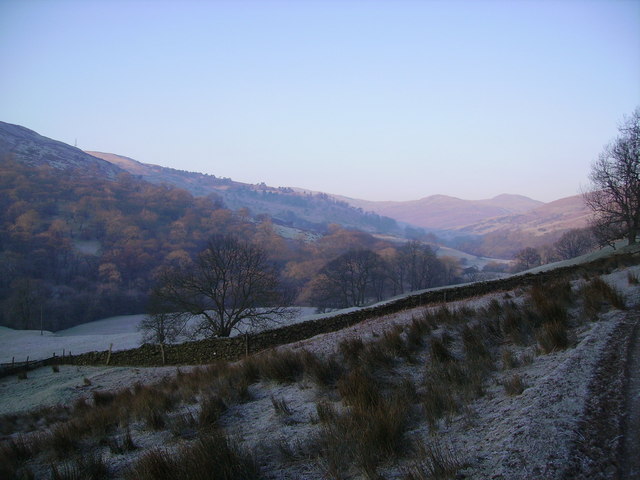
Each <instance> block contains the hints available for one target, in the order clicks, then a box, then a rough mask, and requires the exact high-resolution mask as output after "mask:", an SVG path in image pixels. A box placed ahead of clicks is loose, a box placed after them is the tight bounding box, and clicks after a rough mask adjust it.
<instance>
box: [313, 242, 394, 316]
mask: <svg viewBox="0 0 640 480" xmlns="http://www.w3.org/2000/svg"><path fill="white" fill-rule="evenodd" d="M384 277H385V268H384V261H383V260H382V258H381V257H380V256H379V255H378V254H377V253H375V252H372V251H371V250H351V251H349V252H347V253H344V254H342V255H340V256H339V257H338V258H336V259H334V260H332V261H330V262H329V263H327V264H326V265H325V266H324V268H323V269H322V270H321V271H320V273H319V275H318V276H317V277H316V279H315V282H314V287H315V289H316V291H315V294H314V295H313V301H314V302H315V303H316V305H317V306H318V307H319V308H321V309H325V308H344V307H353V306H355V307H360V306H362V305H365V303H366V302H367V301H368V300H370V299H371V298H375V299H378V298H379V296H380V291H381V288H382V287H381V286H380V282H383V281H384Z"/></svg>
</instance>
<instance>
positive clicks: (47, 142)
mask: <svg viewBox="0 0 640 480" xmlns="http://www.w3.org/2000/svg"><path fill="white" fill-rule="evenodd" d="M0 159H6V160H14V161H17V162H20V163H22V164H25V165H29V166H32V167H37V166H44V165H46V166H49V167H52V168H55V169H57V170H63V171H65V172H69V173H74V174H76V175H85V176H100V177H103V178H105V179H111V180H113V179H115V178H116V177H117V175H118V174H119V173H122V172H123V170H122V169H121V168H119V167H118V166H116V165H113V164H112V163H109V162H107V161H105V160H102V159H99V158H96V157H93V156H91V155H89V154H87V153H85V152H83V151H82V150H80V149H79V148H76V147H72V146H71V145H67V144H66V143H63V142H59V141H57V140H52V139H51V138H48V137H44V136H42V135H40V134H38V133H36V132H34V131H33V130H29V129H28V128H25V127H22V126H20V125H13V124H10V123H6V122H0Z"/></svg>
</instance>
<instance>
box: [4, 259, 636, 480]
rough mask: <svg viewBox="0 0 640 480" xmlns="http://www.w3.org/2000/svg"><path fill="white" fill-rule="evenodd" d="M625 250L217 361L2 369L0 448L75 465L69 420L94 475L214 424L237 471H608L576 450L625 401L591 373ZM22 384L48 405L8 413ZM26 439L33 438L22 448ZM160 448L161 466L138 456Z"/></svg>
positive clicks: (632, 302) (621, 289)
mask: <svg viewBox="0 0 640 480" xmlns="http://www.w3.org/2000/svg"><path fill="white" fill-rule="evenodd" d="M632 251H633V250H629V249H624V252H621V253H622V255H613V256H611V257H610V258H607V257H606V256H605V257H604V258H603V259H602V260H599V261H596V262H595V263H591V264H588V263H585V264H583V265H584V266H582V267H580V268H578V269H576V270H573V271H574V273H573V274H572V273H570V272H567V274H565V276H558V277H557V279H556V280H555V281H553V282H552V284H547V285H539V286H535V285H534V287H532V288H519V289H515V290H512V291H503V292H498V293H494V294H489V295H483V296H479V297H477V298H473V299H469V300H462V301H456V302H449V303H446V304H440V305H434V306H430V307H417V308H413V309H411V308H410V309H406V310H402V311H400V312H397V313H393V314H390V315H383V316H372V317H371V318H369V319H367V320H365V321H363V322H361V323H358V324H356V325H354V326H353V327H349V328H346V329H342V330H339V331H336V332H332V333H327V334H323V335H319V336H316V337H314V338H311V339H308V340H303V341H300V342H296V343H293V344H290V345H285V346H282V347H279V348H278V349H276V350H272V351H267V352H264V353H262V354H259V355H257V356H251V357H248V358H246V359H245V360H243V361H241V362H239V363H234V364H229V365H228V366H225V365H223V364H216V363H214V364H211V365H209V366H203V367H196V366H181V367H178V368H177V369H176V367H164V368H152V369H147V368H139V367H137V368H126V367H110V368H105V367H99V368H96V367H82V366H81V367H77V366H66V365H60V367H59V369H58V372H55V371H52V370H51V367H46V368H43V369H41V370H39V371H35V372H28V373H27V374H26V378H23V379H20V378H17V377H15V376H13V377H7V378H5V379H3V380H0V395H2V396H3V401H2V404H3V405H4V406H5V407H4V416H2V417H0V419H1V420H0V425H1V426H2V429H0V431H1V432H2V434H3V435H5V442H6V438H11V439H12V440H10V441H9V443H4V445H5V448H21V450H20V451H21V452H24V453H22V454H21V455H26V456H22V457H19V458H23V460H20V462H23V463H16V460H11V461H9V460H8V457H4V458H5V460H4V461H3V462H0V464H2V465H3V466H4V468H17V469H18V470H16V471H24V470H20V469H29V470H31V471H34V472H39V473H37V475H45V474H46V472H47V471H66V472H80V471H83V470H82V469H86V468H90V466H89V465H87V464H83V463H82V461H81V460H71V461H64V460H62V458H64V457H60V455H64V454H63V452H65V450H64V449H65V448H71V447H65V446H64V444H63V443H60V442H62V439H63V438H65V437H64V435H73V438H72V439H69V440H68V441H71V442H72V444H73V445H74V447H73V449H80V450H81V451H83V452H84V458H93V459H94V460H91V462H93V463H92V464H91V468H93V469H97V468H101V469H103V471H104V472H105V475H107V476H108V477H107V478H170V477H171V475H172V473H171V472H175V471H176V470H174V469H175V468H180V470H179V471H181V472H182V474H184V475H197V473H196V472H197V471H198V469H199V468H200V467H201V466H203V465H206V462H205V461H204V459H202V458H201V457H199V456H198V455H200V454H199V453H198V452H199V449H200V448H201V447H203V446H204V445H213V443H215V442H218V443H216V444H219V442H220V441H222V440H221V439H226V440H224V442H223V443H222V444H220V445H227V446H226V447H224V448H226V449H229V450H228V452H229V453H228V456H227V457H225V458H226V460H224V462H225V468H228V469H229V471H232V472H235V474H234V475H239V477H238V478H301V477H304V478H310V479H314V478H317V479H320V478H327V477H329V478H343V477H344V476H349V477H351V478H371V477H372V476H382V477H384V478H399V479H414V478H418V479H422V478H429V476H432V475H434V474H438V475H440V476H441V477H442V478H461V477H464V478H470V479H483V478H491V477H493V478H513V479H528V478H532V477H538V478H549V479H552V478H566V477H565V476H566V475H570V478H587V477H588V478H611V477H610V476H609V475H613V474H614V473H613V472H614V470H611V468H610V467H611V465H615V462H613V463H612V462H611V458H612V457H611V455H614V453H610V454H607V455H606V456H604V457H590V459H589V460H585V459H583V460H580V458H584V455H589V451H588V450H584V449H581V445H582V444H581V442H580V438H581V437H580V435H582V433H581V432H582V431H583V430H581V429H582V428H583V425H585V422H586V421H587V419H588V418H589V417H588V415H591V414H590V413H589V412H590V411H591V410H590V407H589V405H590V399H591V398H596V396H600V397H598V398H601V399H605V398H606V399H607V400H606V401H608V402H609V403H608V404H609V405H610V410H608V412H609V415H611V416H612V419H613V418H614V417H615V418H617V415H619V414H621V413H620V412H622V411H623V409H624V406H623V405H622V403H621V402H622V401H623V400H621V399H620V398H619V395H618V396H616V395H613V393H608V394H607V393H606V391H608V390H606V389H605V390H603V391H602V392H600V390H598V389H599V388H602V386H603V385H604V384H603V383H602V382H601V380H598V378H599V377H598V375H600V374H598V373H597V372H599V371H600V369H601V367H605V366H606V367H613V364H612V363H610V362H611V361H610V360H607V358H608V356H610V354H611V353H612V352H621V355H618V356H617V357H616V358H617V360H616V362H622V363H621V365H624V362H625V359H626V354H625V353H624V352H626V351H627V349H628V348H629V346H630V341H631V337H632V335H631V332H632V331H633V326H634V325H635V324H636V323H637V319H636V316H634V313H633V312H634V311H635V310H636V309H637V307H638V305H639V302H640V287H638V280H637V278H638V277H639V276H640V267H638V265H637V263H638V258H637V253H635V254H633V253H631V252H632ZM550 291H553V292H555V294H554V295H553V296H551V295H549V292H550ZM545 312H546V313H545ZM551 312H554V313H553V314H552V313H551ZM553 325H556V326H562V329H561V330H560V331H555V330H553V329H554V328H556V327H552V326H553ZM562 332H564V333H562ZM603 362H605V363H603ZM607 371H609V372H611V371H612V369H611V368H609V369H608V370H607ZM613 371H615V372H616V373H615V374H614V376H611V375H609V377H608V380H607V382H606V384H607V385H612V383H611V382H614V384H615V385H618V387H616V388H615V391H616V392H618V393H619V392H621V391H624V389H625V385H626V382H627V380H626V378H625V377H624V371H625V369H624V368H623V367H622V366H620V367H618V368H615V367H614V368H613ZM74 372H75V373H74ZM58 375H59V376H60V377H58V378H61V379H62V378H64V382H62V381H60V382H55V384H57V385H58V386H57V387H55V388H54V389H52V388H51V385H52V384H51V379H55V378H56V376H58ZM614 377H615V380H614ZM435 379H438V380H435ZM433 381H435V383H433ZM156 382H157V383H156ZM615 382H618V383H615ZM599 385H601V386H599ZM29 391H31V392H32V393H27V392H29ZM39 391H41V392H47V396H43V395H41V394H39V393H38V392H39ZM56 392H58V393H56ZM150 394H151V395H152V397H150V396H149V395H150ZM25 395H27V396H29V397H33V398H35V399H38V398H39V399H41V400H40V402H41V405H42V406H47V409H44V410H37V409H36V410H32V409H33V408H34V407H36V404H34V403H32V402H31V403H28V404H27V405H29V409H30V410H32V413H28V414H27V413H21V412H23V411H24V410H23V408H24V405H23V404H22V403H21V402H20V401H17V402H15V401H14V400H12V399H15V400H18V399H19V398H21V397H23V396H25ZM132 395H133V397H132ZM602 395H604V397H602ZM611 395H613V396H611ZM58 398H60V399H63V398H64V399H65V400H64V401H65V403H66V405H67V406H66V407H62V406H61V407H57V406H55V404H56V402H57V401H58V400H56V399H58ZM152 398H155V399H157V400H158V401H156V400H152ZM161 399H164V400H162V401H160V400H161ZM616 399H617V400H616ZM122 401H126V402H127V403H128V404H130V405H132V407H131V408H130V409H128V410H129V411H128V413H124V411H123V410H122V409H121V408H122V407H121V406H120V405H121V402H122ZM601 401H602V400H601ZM131 402H133V403H131ZM612 402H613V403H612ZM616 402H617V403H616ZM10 405H14V407H10ZM69 405H74V406H73V407H69ZM615 405H617V406H616V407H615V408H613V406H615ZM7 407H8V408H7ZM379 409H383V411H384V416H379V413H378V412H379ZM38 411H39V412H41V413H38ZM12 412H13V413H12ZM100 412H103V413H102V414H101V413H100ZM107 412H109V413H107ZM101 415H108V417H104V418H105V420H106V418H111V419H112V420H106V423H105V420H98V419H99V418H102V417H101ZM30 418H31V419H32V420H29V419H30ZM80 418H84V419H85V420H83V421H80ZM116 419H117V420H116ZM385 419H388V422H389V423H385V421H386V420H385ZM61 421H62V423H58V422H61ZM32 422H37V425H40V426H39V427H35V424H34V423H32ZM65 422H67V423H65ZM78 422H79V423H78ZM97 422H99V423H97ZM363 422H364V423H363ZM614 423H615V422H614ZM32 425H33V426H32ZM42 425H49V426H50V427H47V428H51V430H50V432H51V435H52V436H51V439H49V438H50V437H49V433H46V432H47V430H46V429H45V430H43V427H42ZM65 425H67V426H66V427H64V429H63V426H65ZM34 428H36V429H35V430H32V429H34ZM65 429H66V430H65ZM356 432H358V434H357V435H354V434H355V433H356ZM7 435H9V437H6V436H7ZM598 435H605V437H602V438H598V439H597V441H596V440H595V439H594V441H595V444H596V445H610V446H611V452H614V451H617V450H616V447H615V445H616V443H615V442H619V439H620V438H622V437H620V430H616V429H613V430H603V431H599V433H598ZM53 438H57V439H58V440H55V442H54V443H51V442H52V441H53ZM65 441H67V440H65ZM11 442H14V444H12V443H11ZM20 442H22V443H20ZM31 442H35V444H37V445H39V447H38V450H37V451H38V452H41V453H35V452H34V453H28V452H29V451H32V450H30V447H28V445H29V444H30V443H31ZM203 442H204V443H203ZM212 442H213V443H212ZM159 444H162V445H163V446H162V448H160V449H158V447H157V446H158V445H159ZM12 445H13V446H12ZM20 445H23V446H20ZM127 445H129V446H127ZM219 448H222V447H219ZM16 451H17V450H16ZM4 452H5V455H6V454H7V453H6V452H7V451H6V450H4ZM42 452H44V453H42ZM46 452H50V453H46ZM56 452H57V453H56ZM581 456H582V457H581ZM56 458H58V460H56ZM197 459H200V460H197ZM216 461H217V462H220V461H222V460H221V459H218V460H216ZM96 462H97V463H96ZM201 462H203V463H201ZM12 465H13V467H11V466H12ZM100 465H102V467H100ZM178 465H181V466H180V467H178ZM217 465H218V466H220V465H221V464H217ZM160 466H162V469H163V470H162V471H164V472H166V473H165V474H166V475H167V477H159V476H158V475H159V474H158V473H153V474H152V473H151V472H153V471H156V472H157V470H155V469H157V468H160ZM209 468H211V467H209ZM585 468H586V470H585ZM150 469H151V470H150ZM601 469H602V470H601ZM601 471H602V472H609V473H608V474H600V473H596V472H601ZM436 472H438V473H436ZM146 475H152V476H151V477H147V476H146ZM163 475H164V474H163ZM597 475H602V476H601V477H597ZM188 478H191V477H188ZM623 478H624V477H623ZM629 478H631V477H629Z"/></svg>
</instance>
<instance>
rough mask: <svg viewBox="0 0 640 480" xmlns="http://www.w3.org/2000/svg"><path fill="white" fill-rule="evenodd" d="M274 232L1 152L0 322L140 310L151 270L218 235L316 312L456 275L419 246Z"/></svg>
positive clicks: (144, 189) (353, 235)
mask: <svg viewBox="0 0 640 480" xmlns="http://www.w3.org/2000/svg"><path fill="white" fill-rule="evenodd" d="M282 232H283V229H282V227H281V226H280V225H278V224H276V223H274V222H273V221H272V219H271V218H270V217H269V216H267V215H258V216H255V217H253V216H251V215H250V213H249V212H248V211H247V210H246V209H238V210H231V209H229V208H227V207H226V206H225V204H224V203H223V202H222V200H221V199H220V198H219V197H217V196H215V195H210V196H207V197H194V196H192V195H191V194H190V193H188V192H187V191H185V190H182V189H178V188H174V187H169V186H166V185H154V184H151V183H149V182H146V181H144V180H140V179H137V178H135V177H134V176H132V175H130V174H128V173H124V172H121V173H119V174H118V175H117V176H116V177H115V178H108V177H101V176H88V175H82V174H79V173H78V171H75V170H71V171H70V170H61V169H58V168H55V167H54V166H50V165H47V164H42V165H39V166H33V165H26V164H25V163H23V162H19V161H16V160H13V159H12V158H11V157H10V156H6V157H5V158H4V159H3V160H2V162H1V163H0V269H2V271H3V272H5V273H4V274H3V276H2V278H1V280H0V304H1V305H2V314H1V315H2V317H1V319H0V322H1V323H0V324H2V325H4V326H9V327H13V328H24V329H37V328H40V327H41V326H42V327H44V328H45V329H48V330H58V329H62V328H67V327H69V326H72V325H75V324H78V323H82V322H86V321H89V320H94V319H98V318H102V317H105V316H111V315H119V314H128V313H140V312H143V311H145V309H146V307H147V299H148V293H149V291H150V290H151V288H152V287H153V285H154V282H155V281H156V278H157V274H158V272H159V271H160V270H161V269H162V268H163V267H166V266H170V265H179V264H181V263H184V262H186V261H188V259H189V258H193V257H194V256H195V255H196V254H197V253H198V252H199V251H201V250H202V248H203V246H204V245H205V243H206V241H207V240H208V239H209V238H210V237H211V236H212V235H215V234H229V235H234V236H237V237H239V238H243V239H246V240H249V241H252V242H255V243H257V244H258V245H260V246H261V247H263V248H264V249H265V250H266V251H267V252H269V257H270V261H271V262H273V263H274V264H275V265H276V267H277V269H278V271H279V272H280V275H281V277H282V280H283V282H284V284H285V285H286V286H287V288H289V289H290V290H291V291H292V293H293V294H294V296H295V297H296V303H298V304H306V305H313V306H319V307H321V308H337V307H343V306H351V305H360V304H362V303H365V302H368V301H372V300H376V299H380V298H384V297H386V296H389V295H393V294H396V293H400V292H403V291H406V290H410V289H415V288H425V287H428V286H434V285H440V284H443V283H450V282H452V281H455V280H456V275H457V273H458V265H457V263H456V262H455V261H454V260H451V259H448V260H447V259H445V260H444V261H443V260H440V259H437V258H436V256H435V254H434V252H433V250H432V249H431V248H430V247H428V246H426V245H423V244H417V243H409V244H406V245H404V246H398V244H392V243H390V242H387V241H384V240H380V239H378V238H375V237H374V236H372V235H370V234H368V233H364V232H361V231H357V230H350V229H346V228H343V227H341V226H339V225H335V224H334V225H326V226H325V227H324V231H323V232H320V234H318V233H317V232H316V234H315V236H310V235H305V234H304V232H302V231H298V233H299V234H298V236H297V237H296V236H295V235H292V234H291V233H292V232H295V230H293V229H290V228H289V229H288V230H287V232H288V235H282ZM310 239H313V240H310ZM363 252H364V253H363ZM356 260H357V261H356ZM346 272H349V274H348V275H347V273H346ZM349 275H351V277H349ZM356 277H357V282H356V281H355V279H356ZM345 279H347V281H348V282H349V283H348V284H347V283H345ZM351 280H353V281H352V282H351ZM41 322H42V323H41Z"/></svg>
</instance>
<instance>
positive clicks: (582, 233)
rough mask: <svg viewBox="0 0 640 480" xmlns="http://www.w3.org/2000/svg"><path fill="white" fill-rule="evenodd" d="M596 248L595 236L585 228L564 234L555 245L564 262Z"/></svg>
mask: <svg viewBox="0 0 640 480" xmlns="http://www.w3.org/2000/svg"><path fill="white" fill-rule="evenodd" d="M593 246H594V239H593V234H592V232H591V231H590V230H588V229H584V228H574V229H571V230H569V231H568V232H565V233H563V234H562V236H561V237H560V238H559V239H558V241H557V242H556V243H555V244H554V247H555V251H556V253H557V254H558V256H559V257H560V259H562V260H568V259H570V258H574V257H577V256H578V255H583V254H585V253H587V252H588V251H589V250H590V249H591V248H592V247H593Z"/></svg>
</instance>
